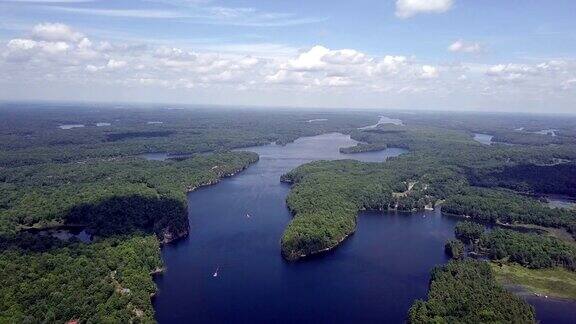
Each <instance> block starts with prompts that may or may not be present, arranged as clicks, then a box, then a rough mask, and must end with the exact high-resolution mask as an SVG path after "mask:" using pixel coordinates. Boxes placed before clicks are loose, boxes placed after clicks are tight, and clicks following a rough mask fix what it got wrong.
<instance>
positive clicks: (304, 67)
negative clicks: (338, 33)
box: [288, 45, 330, 71]
mask: <svg viewBox="0 0 576 324" xmlns="http://www.w3.org/2000/svg"><path fill="white" fill-rule="evenodd" d="M329 53H330V50H329V49H327V48H326V47H324V46H320V45H316V46H314V47H312V48H311V49H310V50H309V51H307V52H304V53H301V54H300V55H299V56H298V58H296V59H294V60H290V61H289V62H288V66H289V68H290V69H293V70H297V71H310V70H318V69H321V68H323V67H324V66H326V62H324V60H323V58H324V56H325V55H327V54H329Z"/></svg>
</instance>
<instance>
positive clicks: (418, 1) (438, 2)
mask: <svg viewBox="0 0 576 324" xmlns="http://www.w3.org/2000/svg"><path fill="white" fill-rule="evenodd" d="M453 4H454V1H453V0H397V1H396V16H397V17H399V18H410V17H413V16H415V15H417V14H420V13H442V12H446V11H448V10H450V9H451V8H452V5H453Z"/></svg>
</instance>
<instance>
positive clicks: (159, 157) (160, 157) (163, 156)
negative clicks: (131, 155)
mask: <svg viewBox="0 0 576 324" xmlns="http://www.w3.org/2000/svg"><path fill="white" fill-rule="evenodd" d="M138 156H139V157H141V158H143V159H146V160H149V161H166V160H169V159H177V158H186V157H191V156H192V154H170V153H167V152H156V153H142V154H139V155H138Z"/></svg>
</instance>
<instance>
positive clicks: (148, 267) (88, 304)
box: [0, 235, 162, 323]
mask: <svg viewBox="0 0 576 324" xmlns="http://www.w3.org/2000/svg"><path fill="white" fill-rule="evenodd" d="M161 264H162V262H161V260H160V248H159V246H158V240H156V239H155V238H154V237H153V236H139V235H136V236H132V237H117V238H110V239H107V240H102V241H99V242H96V243H93V244H81V243H74V244H70V245H66V246H61V247H58V248H52V249H49V250H46V251H37V252H36V251H31V250H24V249H20V248H15V247H11V248H8V249H3V250H2V253H1V254H0V271H1V272H2V276H0V287H1V288H0V322H2V323H41V322H44V323H46V322H48V323H64V322H67V321H70V320H79V321H80V322H93V323H102V322H108V323H128V322H133V321H136V322H152V321H154V310H153V309H152V305H151V303H150V295H151V294H153V293H154V292H155V291H156V287H155V285H154V282H153V281H152V277H151V276H150V272H152V271H154V270H156V269H158V268H159V267H161Z"/></svg>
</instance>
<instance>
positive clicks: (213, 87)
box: [0, 0, 576, 112]
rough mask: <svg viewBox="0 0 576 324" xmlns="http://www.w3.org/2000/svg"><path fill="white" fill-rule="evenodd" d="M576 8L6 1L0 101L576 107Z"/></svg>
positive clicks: (447, 2) (388, 0)
mask: <svg viewBox="0 0 576 324" xmlns="http://www.w3.org/2000/svg"><path fill="white" fill-rule="evenodd" d="M575 16H576V1H536V0H523V1H519V0H507V1H501V0H500V1H497V0H483V1H473V0H468V1H466V0H379V1H377V0H364V1H336V0H332V1H324V0H316V1H300V0H293V1H274V0H267V1H216V0H212V1H210V0H175V1H169V0H128V1H106V0H100V1H98V0H93V1H89V0H37V1H32V0H18V1H0V51H1V52H0V55H1V56H0V60H1V61H0V72H1V73H2V74H3V75H4V77H2V76H0V85H1V86H2V88H3V89H4V90H2V89H0V99H5V100H21V99H50V100H101V101H167V102H184V103H214V104H242V105H244V104H246V105H270V106H279V105H281V106H291V105H294V106H312V107H328V106H330V107H333V106H336V107H374V108H379V107H381V108H413V109H466V110H468V109H473V110H514V111H536V112H538V111H549V110H553V111H561V112H575V111H576V107H575V104H576V96H575V95H574V93H575V92H576V62H575V59H576V19H574V18H575ZM23 66H24V68H23ZM30 89H34V90H35V91H34V92H33V93H32V94H31V93H30V91H29V90H30ZM71 90H72V91H71ZM551 106H552V107H551Z"/></svg>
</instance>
